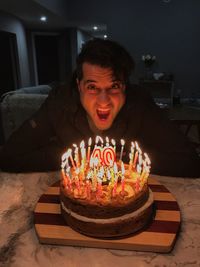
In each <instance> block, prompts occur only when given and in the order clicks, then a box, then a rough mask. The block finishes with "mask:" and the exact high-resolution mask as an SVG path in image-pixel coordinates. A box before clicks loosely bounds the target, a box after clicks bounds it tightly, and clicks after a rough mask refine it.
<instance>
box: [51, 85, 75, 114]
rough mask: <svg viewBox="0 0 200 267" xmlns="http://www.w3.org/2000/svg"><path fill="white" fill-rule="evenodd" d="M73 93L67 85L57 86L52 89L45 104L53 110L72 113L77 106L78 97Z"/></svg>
mask: <svg viewBox="0 0 200 267" xmlns="http://www.w3.org/2000/svg"><path fill="white" fill-rule="evenodd" d="M74 91H75V89H73V88H72V87H71V86H70V84H68V83H63V84H58V85H56V86H54V87H53V88H52V90H51V92H50V93H49V96H48V99H47V102H48V103H49V104H50V106H52V107H54V108H55V107H58V108H59V109H65V110H69V111H70V110H71V111H73V110H74V109H76V107H77V104H78V97H77V95H76V94H75V93H74Z"/></svg>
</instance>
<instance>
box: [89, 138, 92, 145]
mask: <svg viewBox="0 0 200 267" xmlns="http://www.w3.org/2000/svg"><path fill="white" fill-rule="evenodd" d="M91 145H92V138H91V137H90V138H89V140H88V146H91Z"/></svg>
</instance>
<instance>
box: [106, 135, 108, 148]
mask: <svg viewBox="0 0 200 267" xmlns="http://www.w3.org/2000/svg"><path fill="white" fill-rule="evenodd" d="M106 146H109V138H108V137H107V136H106Z"/></svg>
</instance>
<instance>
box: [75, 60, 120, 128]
mask: <svg viewBox="0 0 200 267" xmlns="http://www.w3.org/2000/svg"><path fill="white" fill-rule="evenodd" d="M77 84H78V88H79V92H80V101H81V104H82V106H83V107H84V109H85V110H86V112H87V114H88V117H89V121H90V124H91V125H92V127H95V128H96V129H98V130H106V129H109V128H110V127H111V125H112V123H113V121H114V119H115V117H116V116H117V114H118V112H119V111H120V109H121V108H122V106H123V105H124V102H125V94H124V91H125V84H124V82H123V81H121V80H117V79H115V77H113V72H112V70H111V69H110V68H102V67H100V66H98V65H92V64H89V63H84V64H83V78H82V79H81V80H80V81H79V80H78V81H77Z"/></svg>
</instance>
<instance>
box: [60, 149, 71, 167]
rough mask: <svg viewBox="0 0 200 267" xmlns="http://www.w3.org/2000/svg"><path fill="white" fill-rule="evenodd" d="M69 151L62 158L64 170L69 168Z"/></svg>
mask: <svg viewBox="0 0 200 267" xmlns="http://www.w3.org/2000/svg"><path fill="white" fill-rule="evenodd" d="M69 154H70V152H69V149H68V150H67V151H66V152H65V153H64V154H63V155H62V157H61V160H62V163H61V168H62V169H64V168H65V167H68V166H69V162H68V160H69Z"/></svg>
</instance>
